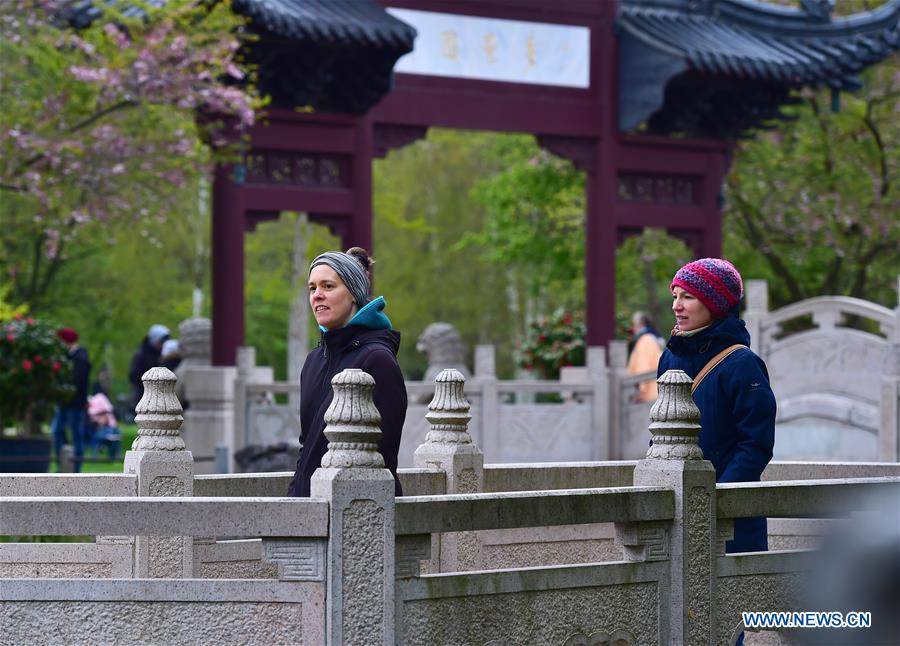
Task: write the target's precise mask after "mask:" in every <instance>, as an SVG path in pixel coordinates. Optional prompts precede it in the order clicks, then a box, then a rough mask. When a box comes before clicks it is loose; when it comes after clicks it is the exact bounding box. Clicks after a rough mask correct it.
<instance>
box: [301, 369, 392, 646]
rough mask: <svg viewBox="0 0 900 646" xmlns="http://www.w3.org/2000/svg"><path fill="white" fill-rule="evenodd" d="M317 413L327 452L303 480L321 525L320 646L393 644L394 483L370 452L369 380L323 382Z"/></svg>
mask: <svg viewBox="0 0 900 646" xmlns="http://www.w3.org/2000/svg"><path fill="white" fill-rule="evenodd" d="M331 385H332V387H333V388H334V399H332V401H331V405H330V406H329V407H328V410H327V411H325V424H326V426H325V436H326V437H327V438H328V452H327V453H326V454H325V455H324V456H322V466H321V468H319V469H317V470H316V472H315V473H314V474H313V476H312V478H311V480H310V493H311V494H312V497H313V498H324V499H326V500H327V501H328V503H329V505H330V509H331V513H330V514H329V521H328V552H327V558H328V566H327V567H326V569H325V589H326V593H325V599H326V601H325V613H326V621H325V626H326V635H325V639H323V640H322V642H323V643H327V644H344V643H346V644H393V643H394V642H395V639H394V612H395V610H396V607H395V605H394V562H395V561H394V559H395V549H396V547H395V544H394V477H393V476H392V475H391V472H390V471H388V470H387V469H385V468H384V458H382V456H381V454H380V453H379V452H378V439H379V438H380V437H381V429H379V423H380V422H381V415H379V413H378V409H377V408H375V403H374V402H373V401H372V394H373V392H374V389H375V380H374V379H373V378H372V377H371V375H369V374H367V373H365V372H363V371H362V370H358V369H348V370H344V371H343V372H341V373H338V374H337V375H335V376H334V378H333V379H332V380H331Z"/></svg>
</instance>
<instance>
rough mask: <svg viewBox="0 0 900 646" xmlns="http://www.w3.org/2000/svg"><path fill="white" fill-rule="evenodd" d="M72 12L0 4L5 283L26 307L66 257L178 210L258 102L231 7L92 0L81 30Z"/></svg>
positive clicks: (39, 3) (48, 5)
mask: <svg viewBox="0 0 900 646" xmlns="http://www.w3.org/2000/svg"><path fill="white" fill-rule="evenodd" d="M69 5H70V3H67V2H64V1H63V0H4V2H2V3H0V220H2V222H3V226H2V227H0V245H2V247H0V249H2V251H0V270H2V271H3V273H5V274H6V276H0V281H5V280H6V279H7V278H10V279H12V285H13V300H14V301H16V302H28V303H31V304H32V306H37V305H38V304H39V303H40V300H41V298H42V297H43V296H44V295H45V294H46V293H47V288H48V287H49V285H50V284H51V283H52V281H53V278H54V276H55V275H56V273H57V271H58V269H59V267H60V265H61V263H63V262H64V261H65V260H66V259H68V258H71V257H73V255H75V254H78V253H86V252H89V250H90V247H91V245H94V248H95V249H96V248H99V246H100V244H102V243H105V241H106V238H107V237H108V236H109V235H110V234H112V233H113V232H115V231H116V230H117V229H119V230H120V229H121V228H122V225H123V224H124V225H126V226H127V227H128V228H129V229H130V230H131V231H140V230H142V228H143V227H142V226H141V225H142V222H143V221H147V220H148V219H152V220H157V221H160V220H164V219H165V218H166V217H167V216H168V215H170V214H172V212H173V210H174V209H175V208H176V205H178V204H179V201H180V202H181V203H183V201H184V198H185V189H184V187H185V186H189V185H194V184H195V182H196V179H197V178H198V177H201V176H202V175H203V174H205V173H207V172H208V171H209V168H210V165H211V163H212V162H213V161H214V160H215V159H216V155H217V154H220V152H215V151H214V149H213V148H212V147H211V146H210V145H209V144H213V145H215V144H217V143H221V142H217V141H215V137H216V136H217V135H216V134H215V133H216V131H217V127H218V126H220V125H221V120H222V119H227V120H228V121H229V122H230V123H232V124H237V125H238V126H239V127H240V126H247V125H250V124H252V122H253V119H254V109H255V107H257V105H258V101H257V100H256V99H255V98H254V96H253V94H252V85H250V84H249V83H248V82H247V81H248V79H247V78H246V71H245V70H242V69H241V66H240V64H239V61H238V58H237V53H238V50H239V47H240V45H241V40H240V36H241V33H242V32H241V29H242V19H241V18H239V17H237V16H235V15H234V14H233V13H232V12H231V9H230V4H229V3H228V2H207V1H206V0H167V2H165V3H164V4H163V5H162V6H154V5H153V4H150V3H147V2H142V1H134V0H129V2H128V3H127V5H128V8H129V9H134V8H137V9H139V10H140V11H139V12H137V13H138V14H139V15H132V14H134V13H135V12H134V11H128V12H127V13H128V14H129V15H125V12H123V11H122V10H119V9H116V7H115V6H113V7H110V6H108V5H107V3H105V2H96V3H94V5H95V7H97V8H98V10H99V11H100V12H101V13H100V15H99V16H98V17H96V18H95V19H94V20H93V21H92V22H91V24H90V25H88V26H86V27H84V28H82V29H78V30H76V29H74V28H72V27H70V26H69V23H68V22H67V20H66V18H67V14H66V11H67V10H68V7H69ZM119 6H121V7H124V6H125V5H124V3H122V4H121V5H119ZM239 82H240V83H239ZM200 114H202V115H207V116H205V117H204V118H203V119H197V115H200ZM208 115H215V117H216V119H219V120H220V121H219V122H217V121H216V119H211V118H208Z"/></svg>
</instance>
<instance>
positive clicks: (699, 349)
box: [657, 316, 775, 552]
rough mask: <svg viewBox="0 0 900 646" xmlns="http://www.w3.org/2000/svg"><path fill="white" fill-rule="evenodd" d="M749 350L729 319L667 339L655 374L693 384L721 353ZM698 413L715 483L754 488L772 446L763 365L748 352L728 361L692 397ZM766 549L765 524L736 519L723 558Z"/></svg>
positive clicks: (771, 402)
mask: <svg viewBox="0 0 900 646" xmlns="http://www.w3.org/2000/svg"><path fill="white" fill-rule="evenodd" d="M735 343H741V344H743V345H746V346H749V345H750V334H749V333H748V332H747V328H746V327H745V325H744V322H743V321H741V320H740V319H738V318H737V317H736V316H729V317H727V318H724V319H720V320H718V321H716V322H714V323H713V324H712V325H711V326H710V327H708V328H707V329H705V330H703V331H701V332H698V333H697V334H696V335H694V336H689V337H685V336H673V337H672V338H671V339H669V343H668V344H667V346H666V350H665V352H663V355H662V357H661V358H660V360H659V368H658V370H657V374H659V375H661V374H663V373H664V372H665V371H666V370H683V371H684V372H686V373H687V374H688V376H689V377H690V378H691V379H693V378H694V377H696V376H697V373H699V372H700V371H701V370H702V369H703V366H705V365H706V364H707V363H708V362H709V360H710V359H712V358H713V357H714V356H716V355H717V354H718V353H719V352H721V351H722V350H724V349H725V348H727V347H729V346H731V345H734V344H735ZM694 403H696V404H697V408H699V409H700V424H701V426H702V430H701V431H700V448H701V449H702V450H703V457H704V458H706V459H707V460H709V461H710V462H712V463H713V466H714V467H715V469H716V482H758V481H759V479H760V476H761V475H762V472H763V469H765V468H766V465H767V464H768V463H769V460H771V459H772V449H773V447H774V446H775V395H774V393H773V392H772V388H771V387H770V386H769V372H768V370H766V364H765V363H764V362H763V360H762V359H760V358H759V357H758V356H756V354H754V353H753V352H752V351H751V350H750V349H749V348H748V349H746V350H744V349H740V350H737V351H736V352H734V353H732V354H731V355H729V356H728V358H726V359H725V360H724V361H722V362H721V363H720V364H719V365H718V366H717V367H716V368H715V369H714V370H712V371H711V372H710V373H708V374H707V375H706V378H705V379H704V380H703V381H702V382H701V384H700V386H699V387H698V388H697V390H696V391H695V392H694ZM766 549H768V541H767V537H766V519H765V518H739V519H737V520H736V521H735V524H734V540H733V541H729V542H728V543H727V544H726V551H728V552H758V551H764V550H766Z"/></svg>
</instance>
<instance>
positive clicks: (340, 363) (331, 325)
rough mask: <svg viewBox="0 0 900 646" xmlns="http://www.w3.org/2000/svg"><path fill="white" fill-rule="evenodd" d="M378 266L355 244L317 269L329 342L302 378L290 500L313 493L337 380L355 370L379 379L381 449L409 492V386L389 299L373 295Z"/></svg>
mask: <svg viewBox="0 0 900 646" xmlns="http://www.w3.org/2000/svg"><path fill="white" fill-rule="evenodd" d="M374 262H375V261H374V260H372V259H371V258H370V257H369V254H368V253H367V252H366V251H365V250H364V249H360V248H359V247H353V248H352V249H349V250H347V252H346V253H344V252H341V251H328V252H326V253H323V254H321V255H319V256H317V257H316V258H315V260H313V261H312V263H310V265H309V281H308V285H307V286H308V289H309V305H310V308H311V309H312V311H313V315H314V316H315V317H316V322H317V323H318V324H319V329H320V330H321V332H322V338H321V341H320V342H319V347H317V348H316V349H315V350H313V351H312V352H310V353H309V355H308V356H307V358H306V362H305V363H304V364H303V370H302V372H301V373H300V458H299V459H298V460H297V470H296V472H295V473H294V479H293V480H292V481H291V485H290V488H289V490H288V495H289V496H309V482H310V478H311V477H312V474H313V472H314V471H315V470H316V469H318V468H319V466H320V464H321V462H322V456H323V455H325V451H326V450H327V449H328V440H327V439H326V438H325V434H324V432H323V431H324V430H325V411H326V410H327V409H328V406H329V405H330V404H331V400H332V397H333V395H334V393H333V391H332V389H331V378H332V377H334V376H335V375H336V374H338V373H339V372H341V371H342V370H345V369H347V368H359V369H361V370H364V371H365V372H367V373H369V374H370V375H372V377H373V378H374V379H375V390H374V393H373V399H374V401H375V407H376V408H377V409H378V412H379V413H380V414H381V439H380V440H379V442H378V450H379V451H380V452H381V455H382V456H383V457H384V464H385V466H386V467H387V468H388V469H390V471H391V473H392V474H394V489H395V492H396V494H397V495H398V496H399V495H401V494H402V491H401V489H400V481H399V480H397V453H398V452H399V450H400V434H401V432H402V431H403V422H404V420H405V419H406V384H405V382H404V381H403V374H402V373H401V372H400V366H399V364H398V363H397V351H398V350H399V349H400V333H399V332H397V331H395V330H393V329H392V328H391V321H390V319H389V318H388V317H387V315H386V314H385V313H384V307H385V300H384V297H382V296H379V297H377V298H375V299H372V298H371V297H370V295H369V292H370V290H371V284H372V283H371V268H372V264H373V263H374Z"/></svg>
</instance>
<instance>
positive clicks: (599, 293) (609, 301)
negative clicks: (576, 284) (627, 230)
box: [584, 139, 617, 346]
mask: <svg viewBox="0 0 900 646" xmlns="http://www.w3.org/2000/svg"><path fill="white" fill-rule="evenodd" d="M596 146H597V148H596V151H597V152H596V154H595V157H594V159H595V162H594V164H593V165H592V166H593V168H591V169H589V170H588V172H587V175H586V177H585V179H586V186H585V191H586V193H587V200H586V203H587V208H586V213H585V249H584V253H585V259H584V269H585V291H586V294H585V310H586V311H585V316H586V323H587V344H588V345H589V346H598V345H606V344H607V343H608V342H609V341H610V340H611V339H614V338H615V326H616V246H617V233H616V220H615V214H614V208H615V199H616V195H615V175H616V173H615V166H614V158H613V150H612V149H613V147H614V143H613V142H611V141H610V140H609V139H606V140H602V139H601V140H597V142H596Z"/></svg>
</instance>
